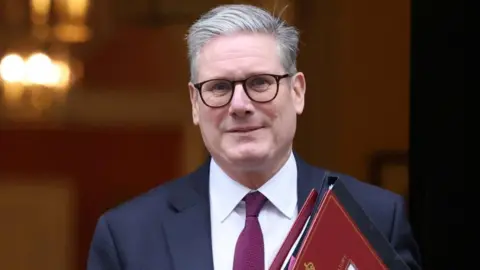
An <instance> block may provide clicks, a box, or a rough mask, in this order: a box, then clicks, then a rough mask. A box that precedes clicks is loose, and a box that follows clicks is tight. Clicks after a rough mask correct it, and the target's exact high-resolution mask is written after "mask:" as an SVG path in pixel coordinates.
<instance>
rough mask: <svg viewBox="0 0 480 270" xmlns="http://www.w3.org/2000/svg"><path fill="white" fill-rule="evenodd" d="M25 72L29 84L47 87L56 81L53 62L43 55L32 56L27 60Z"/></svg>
mask: <svg viewBox="0 0 480 270" xmlns="http://www.w3.org/2000/svg"><path fill="white" fill-rule="evenodd" d="M25 71H26V72H25V80H26V81H27V82H28V83H32V84H40V85H47V84H51V82H52V81H53V80H54V79H55V78H54V76H55V74H54V70H53V64H52V60H51V59H50V57H48V56H47V55H45V54H43V53H35V54H32V55H31V56H30V57H29V58H28V59H27V62H26V68H25Z"/></svg>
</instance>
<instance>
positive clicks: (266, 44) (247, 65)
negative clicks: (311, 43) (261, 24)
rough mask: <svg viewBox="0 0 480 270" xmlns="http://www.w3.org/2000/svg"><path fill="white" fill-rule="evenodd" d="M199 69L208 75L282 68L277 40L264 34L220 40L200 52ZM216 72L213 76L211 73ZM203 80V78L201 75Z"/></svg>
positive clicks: (239, 35) (272, 70) (226, 37)
mask: <svg viewBox="0 0 480 270" xmlns="http://www.w3.org/2000/svg"><path fill="white" fill-rule="evenodd" d="M197 60H198V61H197V65H198V66H197V67H198V69H199V72H200V73H203V74H204V75H205V76H206V75H207V74H208V75H214V74H219V73H232V72H233V73H235V72H238V73H242V74H240V76H243V75H245V74H243V73H268V72H270V73H271V72H275V71H276V70H277V69H278V68H280V67H281V62H280V54H279V50H278V46H277V43H276V40H275V39H274V38H273V37H272V36H269V35H265V34H238V35H231V36H222V37H217V38H215V39H213V40H211V41H210V42H209V43H207V44H206V45H205V46H204V48H203V49H202V50H201V51H200V54H199V57H198V59H197ZM211 73H213V74H211ZM202 77H203V76H202Z"/></svg>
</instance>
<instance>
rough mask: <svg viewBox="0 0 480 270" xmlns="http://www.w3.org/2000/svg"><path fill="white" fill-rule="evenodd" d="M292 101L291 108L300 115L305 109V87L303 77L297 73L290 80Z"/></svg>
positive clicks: (300, 73)
mask: <svg viewBox="0 0 480 270" xmlns="http://www.w3.org/2000/svg"><path fill="white" fill-rule="evenodd" d="M292 90H293V91H292V92H291V93H292V100H293V106H294V107H295V111H296V112H297V114H302V112H303V109H304V107H305V92H306V90H307V85H306V81H305V75H304V74H303V73H302V72H298V73H297V74H295V76H293V78H292Z"/></svg>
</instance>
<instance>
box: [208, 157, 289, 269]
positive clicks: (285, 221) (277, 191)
mask: <svg viewBox="0 0 480 270" xmlns="http://www.w3.org/2000/svg"><path fill="white" fill-rule="evenodd" d="M209 189H210V210H211V224H212V248H213V263H214V268H215V269H216V270H229V269H232V268H233V258H234V254H235V245H236V243H237V239H238V236H239V235H240V233H241V231H242V230H243V227H244V226H245V203H244V202H243V201H242V199H243V197H244V196H245V195H246V194H247V193H249V192H251V190H250V189H249V188H247V187H245V186H243V185H241V184H240V183H238V182H236V181H234V180H233V179H231V178H230V177H228V176H227V175H226V174H225V173H224V172H223V171H222V169H221V168H220V167H219V166H218V164H217V163H215V161H214V160H213V159H212V160H211V163H210V187H209ZM258 191H260V192H261V193H262V194H263V195H264V196H265V197H267V199H268V201H267V203H266V204H265V206H264V207H263V208H262V210H261V211H260V214H259V217H258V218H259V222H260V226H261V228H262V232H263V239H264V246H265V269H268V267H269V266H270V264H271V263H272V262H273V260H274V258H275V255H276V254H277V252H278V250H279V249H280V246H281V245H282V243H283V241H284V239H285V237H286V236H287V234H288V232H289V231H290V228H291V226H292V225H293V223H294V221H295V219H296V217H297V214H298V210H297V165H296V162H295V157H294V155H293V153H291V154H290V157H289V159H288V161H287V162H286V163H285V165H284V166H283V167H282V168H281V169H280V170H279V171H278V173H277V174H275V175H274V176H273V177H272V178H271V179H270V180H269V181H268V182H266V183H265V184H264V185H263V186H262V187H260V188H259V189H258Z"/></svg>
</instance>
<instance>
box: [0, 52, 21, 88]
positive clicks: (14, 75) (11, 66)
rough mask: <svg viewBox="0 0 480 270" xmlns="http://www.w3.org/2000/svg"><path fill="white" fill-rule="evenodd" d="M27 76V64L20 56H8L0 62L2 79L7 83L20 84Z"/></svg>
mask: <svg viewBox="0 0 480 270" xmlns="http://www.w3.org/2000/svg"><path fill="white" fill-rule="evenodd" d="M24 76H25V62H24V61H23V59H22V57H21V56H20V55H18V54H8V55H6V56H5V57H4V58H3V59H2V61H1V62H0V77H1V79H2V80H4V81H5V82H9V83H14V82H20V81H22V80H23V78H24Z"/></svg>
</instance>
